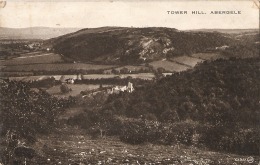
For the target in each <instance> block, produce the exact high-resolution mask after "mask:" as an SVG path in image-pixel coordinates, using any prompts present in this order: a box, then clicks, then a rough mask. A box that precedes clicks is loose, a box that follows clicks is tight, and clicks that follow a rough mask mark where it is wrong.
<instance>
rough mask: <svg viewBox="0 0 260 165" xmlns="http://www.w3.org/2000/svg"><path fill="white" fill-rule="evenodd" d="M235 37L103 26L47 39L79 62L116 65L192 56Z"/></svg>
mask: <svg viewBox="0 0 260 165" xmlns="http://www.w3.org/2000/svg"><path fill="white" fill-rule="evenodd" d="M233 41H234V40H233V39H232V38H231V37H228V36H227V35H225V36H224V35H223V34H221V33H215V32H214V33H213V32H212V33H204V32H184V31H178V30H177V29H173V28H122V27H102V28H95V29H82V30H80V31H78V32H75V33H72V34H67V35H64V36H60V37H57V38H54V39H51V40H47V41H46V42H45V47H52V48H53V50H54V52H56V53H59V54H63V55H64V56H67V57H69V58H72V59H74V60H76V61H84V62H99V63H110V64H111V63H113V64H115V63H116V64H136V63H144V62H145V63H146V62H150V61H155V60H161V59H163V58H166V57H168V58H171V57H176V56H180V55H190V54H192V53H197V52H202V51H205V50H207V49H215V47H219V46H223V45H231V44H232V43H233Z"/></svg>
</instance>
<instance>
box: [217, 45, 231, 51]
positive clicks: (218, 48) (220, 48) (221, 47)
mask: <svg viewBox="0 0 260 165" xmlns="http://www.w3.org/2000/svg"><path fill="white" fill-rule="evenodd" d="M227 48H229V46H227V45H224V46H220V47H216V50H226V49H227Z"/></svg>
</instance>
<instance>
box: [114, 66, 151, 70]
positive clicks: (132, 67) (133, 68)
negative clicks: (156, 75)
mask: <svg viewBox="0 0 260 165" xmlns="http://www.w3.org/2000/svg"><path fill="white" fill-rule="evenodd" d="M123 68H127V69H128V70H129V71H139V70H142V69H143V70H146V69H149V68H148V67H146V66H134V65H126V66H122V67H119V68H115V70H118V71H120V70H121V69H123Z"/></svg>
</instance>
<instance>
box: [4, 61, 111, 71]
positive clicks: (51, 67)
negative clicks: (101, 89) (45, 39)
mask: <svg viewBox="0 0 260 165" xmlns="http://www.w3.org/2000/svg"><path fill="white" fill-rule="evenodd" d="M113 67H115V66H114V65H95V64H85V63H57V64H28V65H14V66H6V67H5V68H3V71H7V72H15V71H23V72H31V71H32V72H40V71H53V72H55V71H69V70H99V69H101V70H102V69H109V68H113Z"/></svg>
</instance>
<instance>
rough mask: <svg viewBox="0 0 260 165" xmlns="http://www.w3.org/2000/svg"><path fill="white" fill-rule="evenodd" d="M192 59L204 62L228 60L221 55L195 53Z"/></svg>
mask: <svg viewBox="0 0 260 165" xmlns="http://www.w3.org/2000/svg"><path fill="white" fill-rule="evenodd" d="M191 56H192V57H195V58H199V59H202V60H216V59H220V58H223V59H226V58H227V57H226V56H224V55H222V54H220V53H195V54H192V55H191Z"/></svg>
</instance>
